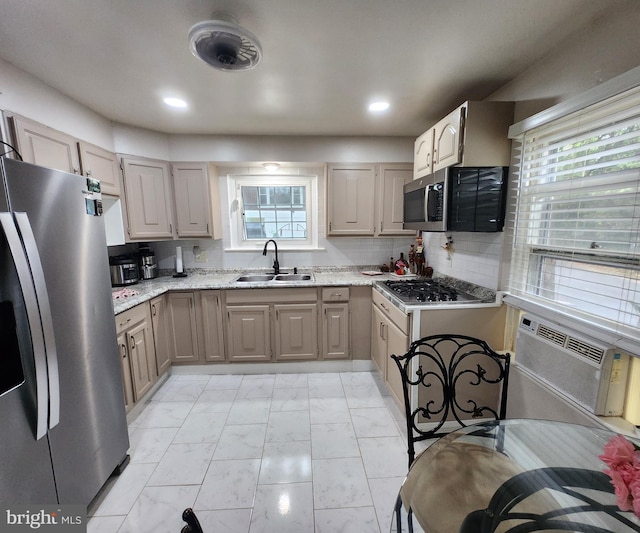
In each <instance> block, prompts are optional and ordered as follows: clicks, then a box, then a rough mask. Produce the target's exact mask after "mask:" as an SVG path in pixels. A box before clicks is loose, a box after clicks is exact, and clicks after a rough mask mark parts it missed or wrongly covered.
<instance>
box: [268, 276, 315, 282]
mask: <svg viewBox="0 0 640 533" xmlns="http://www.w3.org/2000/svg"><path fill="white" fill-rule="evenodd" d="M310 279H313V278H312V276H311V274H278V275H277V276H276V277H275V278H273V281H308V280H310Z"/></svg>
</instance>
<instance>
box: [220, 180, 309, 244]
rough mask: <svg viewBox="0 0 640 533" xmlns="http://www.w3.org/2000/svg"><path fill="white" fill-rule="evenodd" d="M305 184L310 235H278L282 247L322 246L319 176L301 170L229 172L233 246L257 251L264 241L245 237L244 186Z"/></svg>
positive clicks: (228, 187) (295, 185)
mask: <svg viewBox="0 0 640 533" xmlns="http://www.w3.org/2000/svg"><path fill="white" fill-rule="evenodd" d="M243 186H246V187H278V186H286V187H305V191H306V206H307V237H306V238H305V239H288V238H282V239H276V240H277V242H278V249H279V250H312V249H317V248H318V220H319V217H318V176H315V175H299V174H268V175H266V174H229V175H227V190H228V194H229V206H230V207H231V209H230V215H229V216H230V238H231V249H232V250H251V251H255V250H256V249H258V248H260V249H261V248H262V247H263V246H264V243H265V242H266V240H267V239H269V237H267V238H265V239H264V240H263V241H259V240H256V239H250V240H249V239H245V236H244V235H245V233H244V208H243V205H242V195H241V194H240V187H243Z"/></svg>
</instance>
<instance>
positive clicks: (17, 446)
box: [0, 158, 129, 507]
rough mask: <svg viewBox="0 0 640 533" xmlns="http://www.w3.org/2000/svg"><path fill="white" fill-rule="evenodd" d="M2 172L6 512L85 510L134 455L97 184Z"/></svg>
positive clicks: (24, 166) (42, 171)
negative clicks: (27, 507)
mask: <svg viewBox="0 0 640 533" xmlns="http://www.w3.org/2000/svg"><path fill="white" fill-rule="evenodd" d="M0 173H1V188H0V502H1V503H2V505H1V506H10V505H12V504H16V505H18V504H84V505H88V504H89V503H90V502H91V500H92V499H93V498H94V497H95V496H96V494H97V493H98V491H99V490H100V488H101V487H102V485H103V484H104V483H105V481H106V480H107V478H108V477H109V476H110V475H111V474H112V472H113V471H114V470H115V469H117V468H118V467H119V466H124V465H126V462H127V450H128V448H129V437H128V433H127V422H126V414H125V407H124V399H123V388H122V373H121V367H120V357H119V353H118V347H117V341H116V331H115V320H114V315H113V304H112V300H111V284H110V276H109V261H108V255H107V245H106V238H105V230H104V223H103V220H102V217H101V216H100V214H101V203H100V194H99V186H96V182H95V181H94V180H88V179H87V178H84V177H82V176H79V175H75V174H67V173H65V172H59V171H56V170H51V169H46V168H42V167H38V166H35V165H31V164H28V163H23V162H20V161H16V160H12V159H4V158H0ZM1 506H0V507H1Z"/></svg>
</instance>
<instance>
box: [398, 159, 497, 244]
mask: <svg viewBox="0 0 640 533" xmlns="http://www.w3.org/2000/svg"><path fill="white" fill-rule="evenodd" d="M507 174H508V168H507V167H447V168H443V169H440V170H438V171H436V172H435V173H433V174H432V175H430V176H426V177H424V178H421V179H418V180H414V181H412V182H409V183H407V184H406V185H405V186H404V202H403V206H404V227H405V228H406V229H415V230H422V231H469V232H495V231H502V227H503V225H504V212H505V205H506V185H507Z"/></svg>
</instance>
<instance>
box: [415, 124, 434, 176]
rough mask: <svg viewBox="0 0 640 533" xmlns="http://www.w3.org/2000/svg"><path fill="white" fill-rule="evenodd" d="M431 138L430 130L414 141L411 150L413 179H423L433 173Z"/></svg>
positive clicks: (432, 132)
mask: <svg viewBox="0 0 640 533" xmlns="http://www.w3.org/2000/svg"><path fill="white" fill-rule="evenodd" d="M433 137H434V129H433V128H430V129H428V130H427V131H425V132H424V133H423V134H422V135H420V137H418V138H417V139H416V142H415V144H414V150H413V179H414V180H417V179H418V178H423V177H424V176H428V175H429V174H431V172H433Z"/></svg>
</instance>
